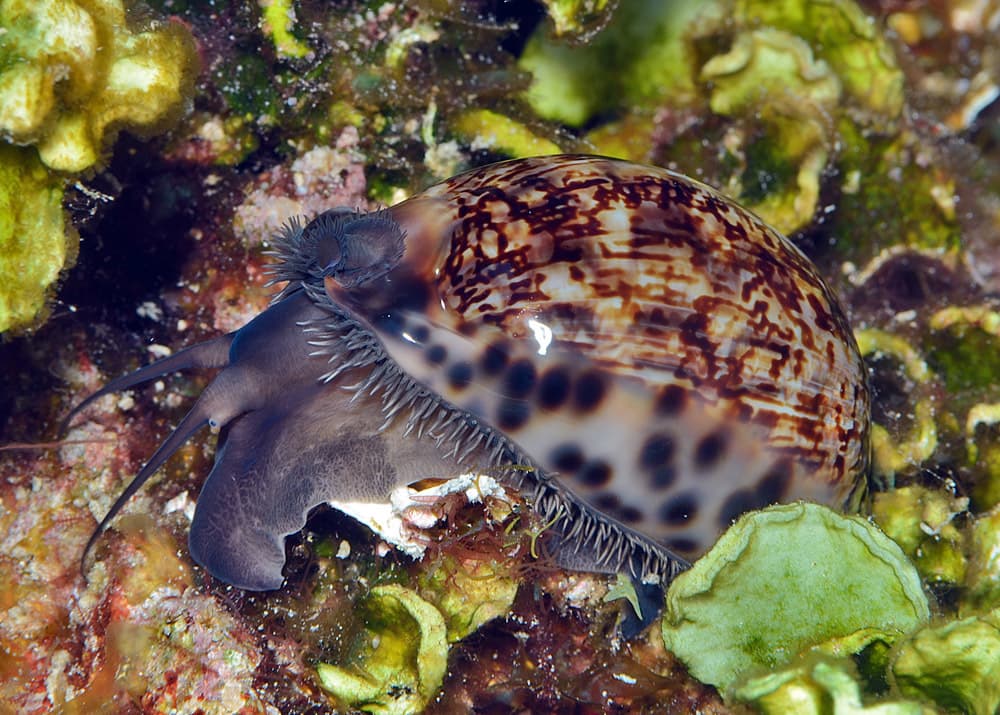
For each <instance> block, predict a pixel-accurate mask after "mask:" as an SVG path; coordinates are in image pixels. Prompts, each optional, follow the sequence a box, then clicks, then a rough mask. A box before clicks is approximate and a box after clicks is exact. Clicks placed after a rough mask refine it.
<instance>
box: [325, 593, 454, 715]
mask: <svg viewBox="0 0 1000 715" xmlns="http://www.w3.org/2000/svg"><path fill="white" fill-rule="evenodd" d="M360 613H361V617H362V619H363V620H364V623H365V628H364V630H363V631H362V633H361V634H360V635H359V637H358V638H357V639H356V641H355V644H354V647H353V648H352V650H351V652H350V654H349V655H348V657H347V659H346V661H345V662H344V663H343V664H340V665H331V664H327V663H320V664H319V665H318V667H317V671H318V674H319V679H320V683H322V685H323V687H324V688H326V689H327V690H329V691H330V692H331V693H333V694H334V695H335V696H337V697H338V698H340V699H341V700H343V701H344V702H346V703H347V704H349V705H350V706H351V707H354V708H357V709H359V710H363V711H365V712H370V713H385V714H387V715H395V714H396V713H398V714H400V715H403V714H404V713H413V712H419V711H421V710H423V708H424V706H425V705H427V703H428V702H429V701H430V699H431V698H432V697H433V696H434V694H435V693H436V692H437V690H438V688H440V687H441V683H442V682H443V680H444V674H445V670H446V669H447V664H448V641H447V638H446V635H447V627H446V625H445V621H444V616H442V614H441V612H440V611H439V610H438V609H437V608H435V607H434V606H433V605H431V604H430V603H428V602H427V601H425V600H424V599H422V598H421V597H420V596H419V595H417V593H416V592H415V591H412V590H410V589H408V588H404V587H403V586H399V585H397V584H389V585H386V586H376V587H375V588H373V589H372V590H371V592H370V593H369V594H368V596H367V597H366V598H365V599H364V601H362V603H361V605H360Z"/></svg>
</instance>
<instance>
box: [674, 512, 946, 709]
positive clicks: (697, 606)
mask: <svg viewBox="0 0 1000 715" xmlns="http://www.w3.org/2000/svg"><path fill="white" fill-rule="evenodd" d="M928 616H929V610H928V604H927V598H926V597H925V595H924V593H923V590H922V589H921V584H920V577H919V575H918V574H917V572H916V570H915V569H914V568H913V566H912V565H910V563H909V562H908V561H907V560H906V557H905V556H904V554H903V552H902V551H901V550H900V548H899V547H898V546H897V545H896V544H895V543H893V542H892V541H891V540H890V539H889V538H888V537H886V536H885V535H884V534H883V533H882V532H880V531H879V530H878V529H877V528H876V527H875V526H874V525H872V524H870V523H868V522H867V521H865V520H863V519H860V518H858V517H845V516H842V515H840V514H838V513H836V512H834V511H832V510H830V509H827V508H826V507H822V506H819V505H816V504H805V503H799V504H788V505H782V506H775V507H771V508H769V509H765V510H763V511H759V512H752V513H750V514H747V515H745V516H744V517H742V518H741V519H740V520H739V521H737V522H736V524H735V525H734V526H733V527H732V528H730V529H729V530H728V531H727V532H726V533H725V534H723V536H722V537H721V538H720V539H719V541H718V543H716V545H715V546H714V547H713V548H712V550H711V551H709V552H708V553H707V554H706V555H705V556H703V557H702V558H701V559H700V560H699V561H698V562H696V563H695V565H694V566H693V567H692V568H691V570H690V571H687V572H685V573H683V574H681V575H680V576H678V577H677V579H676V580H674V582H673V583H672V584H671V586H670V589H669V591H668V592H667V599H666V608H665V611H664V617H663V639H664V643H665V644H666V647H667V649H668V650H670V651H672V652H673V653H674V654H675V655H677V656H678V657H679V658H680V659H681V660H682V661H684V663H685V664H686V665H687V666H688V669H689V670H690V671H691V674H692V675H694V676H695V677H696V678H697V679H698V680H701V681H702V682H705V683H709V684H711V685H715V686H717V687H719V688H720V689H722V690H726V689H728V688H730V687H731V686H732V685H733V684H734V683H735V682H736V680H737V678H738V677H739V676H740V675H741V674H743V673H746V672H747V671H749V670H751V669H753V668H757V667H761V668H769V669H770V668H775V667H778V666H781V665H783V664H785V663H787V662H789V661H791V659H792V658H793V657H794V656H795V655H796V654H797V653H799V652H801V651H803V650H805V649H807V648H811V647H814V646H818V645H820V644H822V643H824V642H826V641H830V640H832V639H842V638H844V637H846V636H849V635H850V634H853V633H856V632H857V631H861V630H863V629H877V630H878V631H882V632H883V633H882V636H881V637H882V638H883V640H887V641H891V640H894V637H895V636H897V635H899V634H902V633H906V632H909V631H911V630H913V629H914V628H916V627H917V626H919V625H920V624H922V623H923V622H925V621H926V620H927V618H928ZM861 642H862V643H864V642H870V639H869V638H866V639H863V640H862V641H861Z"/></svg>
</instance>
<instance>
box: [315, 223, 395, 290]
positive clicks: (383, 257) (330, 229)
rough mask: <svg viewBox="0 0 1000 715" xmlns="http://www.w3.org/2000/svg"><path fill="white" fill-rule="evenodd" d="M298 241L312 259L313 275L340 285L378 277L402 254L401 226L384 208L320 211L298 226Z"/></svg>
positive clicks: (358, 282)
mask: <svg viewBox="0 0 1000 715" xmlns="http://www.w3.org/2000/svg"><path fill="white" fill-rule="evenodd" d="M302 243H303V246H304V247H305V248H306V250H307V251H308V252H310V253H311V254H312V256H313V258H314V261H315V269H314V270H316V271H318V275H316V277H317V278H321V279H327V278H332V279H333V280H335V281H336V282H337V283H339V284H340V285H341V286H342V287H344V288H353V287H355V286H360V285H364V284H366V283H370V282H371V281H374V280H376V279H378V278H381V277H382V276H384V275H385V274H386V273H388V272H389V271H391V270H392V269H393V268H395V267H396V265H397V264H398V263H399V261H400V259H401V258H402V257H403V229H402V228H401V227H400V225H399V224H398V223H397V222H396V221H394V220H393V219H392V217H391V216H390V215H389V214H388V213H386V212H384V211H376V212H373V213H357V212H354V211H348V210H345V209H333V210H331V211H324V212H323V213H321V214H320V215H319V216H317V217H316V218H314V219H313V220H312V221H310V222H309V223H308V224H306V225H305V227H304V228H303V229H302Z"/></svg>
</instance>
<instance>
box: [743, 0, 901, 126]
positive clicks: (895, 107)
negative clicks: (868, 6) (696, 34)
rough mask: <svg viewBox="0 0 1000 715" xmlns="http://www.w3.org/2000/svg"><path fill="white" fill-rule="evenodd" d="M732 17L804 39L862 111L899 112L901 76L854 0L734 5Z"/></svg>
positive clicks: (746, 0) (752, 0)
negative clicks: (827, 64) (865, 108)
mask: <svg viewBox="0 0 1000 715" xmlns="http://www.w3.org/2000/svg"><path fill="white" fill-rule="evenodd" d="M734 16H735V17H736V19H737V21H738V22H741V23H746V24H748V25H755V24H758V23H759V24H762V25H766V26H770V27H775V28H778V29H781V30H785V31H787V32H791V33H793V34H795V35H799V36H800V37H802V38H804V39H805V40H807V41H808V42H809V44H810V45H812V46H813V47H814V48H818V49H820V56H821V58H822V59H824V60H825V61H826V62H828V63H829V64H830V65H831V66H832V67H833V69H834V72H836V74H837V76H838V77H839V78H840V81H841V82H842V83H843V84H844V87H845V89H846V90H847V92H848V93H849V94H851V95H852V96H853V97H854V99H855V100H856V101H857V102H858V103H859V104H861V106H864V107H867V108H868V109H870V110H872V111H874V112H876V113H878V114H880V115H883V116H886V117H889V118H894V117H897V116H898V115H899V114H900V112H901V111H902V109H903V72H902V70H900V68H899V66H898V64H897V63H896V58H895V54H894V52H893V50H892V46H891V45H890V44H889V41H888V40H887V39H886V38H885V37H884V36H883V35H882V33H881V32H880V30H879V27H878V25H877V24H876V23H875V22H874V20H872V19H871V18H870V17H868V16H867V15H865V12H864V10H862V9H861V7H860V6H859V5H858V4H857V3H855V2H853V0H737V2H736V7H735V9H734Z"/></svg>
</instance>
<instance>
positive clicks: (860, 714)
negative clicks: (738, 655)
mask: <svg viewBox="0 0 1000 715" xmlns="http://www.w3.org/2000/svg"><path fill="white" fill-rule="evenodd" d="M852 665H853V664H852V663H851V661H850V660H848V659H847V658H831V657H829V656H826V655H821V654H819V653H810V654H807V655H806V656H804V657H802V658H798V659H796V661H795V662H793V663H791V664H789V665H787V666H785V667H783V668H779V669H778V670H776V671H775V672H773V673H768V674H765V675H758V676H756V677H751V678H749V679H747V680H746V681H745V682H743V683H742V684H740V685H739V686H738V687H737V688H735V689H734V692H733V695H734V697H735V698H736V699H737V700H742V701H744V702H747V703H749V704H751V705H752V706H753V708H754V710H756V711H757V712H760V713H762V714H763V715H786V714H787V713H796V715H855V714H857V715H920V713H923V712H925V711H924V709H923V708H922V707H921V706H920V705H919V704H917V703H913V702H899V701H893V702H885V703H878V704H872V705H867V706H866V705H864V704H863V703H862V701H861V692H860V688H859V687H858V683H857V681H856V680H855V677H854V668H853V667H852Z"/></svg>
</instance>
